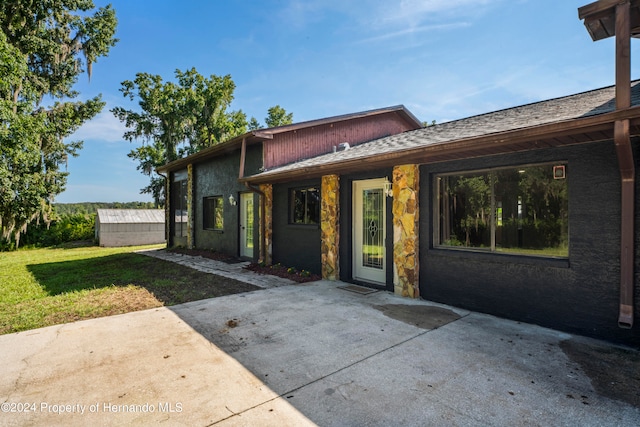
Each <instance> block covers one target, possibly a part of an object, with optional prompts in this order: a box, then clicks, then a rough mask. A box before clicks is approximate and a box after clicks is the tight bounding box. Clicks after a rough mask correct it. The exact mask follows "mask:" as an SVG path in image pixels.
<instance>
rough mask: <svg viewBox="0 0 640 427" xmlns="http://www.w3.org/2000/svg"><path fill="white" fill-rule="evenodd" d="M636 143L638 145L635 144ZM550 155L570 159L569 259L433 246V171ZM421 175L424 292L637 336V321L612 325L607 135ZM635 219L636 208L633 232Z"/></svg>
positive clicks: (611, 170)
mask: <svg viewBox="0 0 640 427" xmlns="http://www.w3.org/2000/svg"><path fill="white" fill-rule="evenodd" d="M634 145H635V149H636V152H637V151H638V143H637V142H636V143H635V144H634ZM548 161H567V162H568V166H567V179H568V193H569V258H568V260H553V259H543V258H534V257H523V256H514V255H505V254H490V253H471V252H464V251H457V250H444V249H434V248H433V245H432V242H433V239H432V236H433V196H434V195H433V193H434V190H433V177H434V174H436V173H442V172H453V171H464V170H474V169H482V168H492V167H501V166H509V165H515V164H528V163H537V162H548ZM420 175H421V177H422V179H423V180H424V182H423V185H422V191H421V193H420V205H421V206H422V208H421V213H420V230H421V231H422V232H421V235H420V295H421V296H422V297H423V298H425V299H428V300H433V301H437V302H442V303H446V304H451V305H454V306H458V307H464V308H468V309H471V310H476V311H481V312H487V313H491V314H494V315H497V316H500V317H506V318H511V319H516V320H521V321H525V322H530V323H536V324H540V325H543V326H549V327H553V328H556V329H561V330H565V331H569V332H575V333H580V334H585V335H592V336H599V337H606V338H607V339H614V340H620V341H626V342H630V341H635V342H636V343H640V328H639V327H637V326H636V327H635V329H632V330H624V329H620V328H618V326H617V318H618V305H619V286H620V285H619V283H620V264H619V262H620V197H621V195H620V172H619V169H618V162H617V158H616V154H615V148H614V144H613V142H603V143H597V144H589V145H582V146H576V147H573V148H572V147H565V148H562V149H555V150H552V149H550V150H540V151H535V152H528V153H523V154H512V155H505V156H494V157H488V158H480V159H473V160H466V161H456V162H448V163H439V164H434V165H430V166H429V165H427V166H422V167H421V170H420ZM636 206H637V199H636ZM639 223H640V215H639V214H638V209H637V208H636V236H637V235H638V228H637V227H638V224H639ZM636 240H638V239H636ZM637 259H638V258H637V254H636V260H637ZM636 264H638V262H636ZM638 277H639V276H638V265H636V289H635V291H636V292H635V300H636V317H635V319H636V325H638V324H640V322H639V316H638V311H639V310H638V304H639V302H640V289H639V286H638V279H637V278H638Z"/></svg>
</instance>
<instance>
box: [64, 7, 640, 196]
mask: <svg viewBox="0 0 640 427" xmlns="http://www.w3.org/2000/svg"><path fill="white" fill-rule="evenodd" d="M94 2H95V3H96V5H97V6H104V5H106V4H107V2H106V1H105V2H103V1H101V0H94ZM587 3H590V1H589V0H562V1H558V0H260V1H258V0H255V1H252V0H246V1H236V0H226V1H223V2H218V1H205V0H186V1H184V2H176V1H167V0H154V1H141V0H140V1H131V0H112V1H111V4H112V5H113V7H114V8H115V10H116V14H117V17H118V21H119V24H118V33H117V37H118V38H119V39H120V42H119V43H118V44H117V45H116V46H115V47H114V48H112V50H111V53H110V54H109V56H108V57H106V58H100V59H99V61H98V62H97V63H96V64H95V65H94V67H93V76H92V79H91V81H90V82H89V81H88V79H87V77H86V76H81V77H80V79H79V81H78V84H77V86H76V89H77V90H79V91H80V92H81V99H86V98H90V97H93V96H95V95H96V94H98V93H101V94H102V96H103V100H104V101H106V102H107V106H106V107H105V109H104V110H103V112H102V113H101V114H100V115H99V116H98V117H96V118H95V119H94V120H92V121H91V122H89V123H87V124H85V125H84V126H83V127H82V128H81V129H80V130H79V131H78V132H77V133H76V134H75V135H74V136H73V137H71V138H70V140H77V139H81V140H84V148H83V150H82V151H81V152H80V156H79V157H78V158H73V159H70V160H69V164H68V171H69V172H70V176H69V180H68V184H67V190H66V191H65V192H64V193H62V194H60V195H59V196H58V197H57V198H56V200H55V201H56V202H60V203H73V202H97V201H102V202H112V201H121V202H125V201H137V200H140V201H151V198H150V197H149V196H148V195H142V194H140V188H142V187H144V186H145V185H147V183H148V178H147V177H146V176H143V175H142V174H141V173H140V172H139V171H137V170H136V163H135V162H133V161H132V160H131V159H129V158H128V157H127V153H128V152H129V151H130V150H131V149H133V148H135V147H136V144H135V143H129V142H126V141H124V140H123V139H122V134H123V133H124V132H125V129H124V127H123V125H122V124H120V123H119V122H118V121H117V119H115V118H114V117H113V115H112V114H111V113H110V112H109V109H111V108H113V107H115V106H123V107H125V108H128V109H135V108H136V106H137V104H136V103H135V102H133V103H132V102H130V101H129V100H127V99H125V98H124V97H123V96H122V94H121V93H120V92H119V89H120V83H121V82H122V81H124V80H133V79H134V78H135V74H136V73H138V72H147V73H151V74H159V75H161V76H162V77H163V78H164V80H173V77H174V71H175V70H176V69H180V70H186V69H189V68H191V67H195V68H196V69H197V71H198V72H199V73H200V74H203V75H205V76H210V75H212V74H215V75H220V76H222V75H226V74H230V75H231V77H232V78H233V80H234V82H235V84H236V91H235V99H234V102H233V104H232V109H233V110H238V109H241V110H242V111H244V112H245V113H246V114H247V116H248V117H251V116H254V117H256V118H257V119H258V120H259V121H260V122H262V123H264V118H265V116H266V115H267V109H268V108H269V107H271V106H273V105H276V104H278V105H280V106H282V107H283V108H285V109H286V110H287V111H288V112H292V113H293V116H294V121H295V122H299V121H305V120H313V119H319V118H323V117H329V116H334V115H340V114H347V113H353V112H358V111H364V110H369V109H374V108H382V107H388V106H392V105H398V104H403V105H405V106H406V107H407V108H408V109H409V110H410V111H411V112H413V113H414V114H415V115H416V116H417V117H418V118H419V119H420V120H423V121H429V122H431V121H432V120H436V121H437V122H438V123H441V122H445V121H448V120H454V119H459V118H463V117H468V116H472V115H475V114H481V113H485V112H489V111H494V110H498V109H502V108H508V107H513V106H517V105H522V104H527V103H531V102H536V101H540V100H544V99H549V98H554V97H558V96H564V95H569V94H573V93H578V92H582V91H586V90H591V89H596V88H599V87H603V86H608V85H612V84H613V83H614V76H615V66H614V59H615V56H614V55H615V48H614V43H613V39H608V40H603V41H599V42H592V41H591V38H590V37H589V35H588V33H587V31H586V29H585V28H584V25H583V23H582V22H581V21H579V20H578V11H577V10H578V8H579V7H580V6H584V5H585V4H587ZM638 53H639V52H638V45H637V41H632V78H638V73H637V72H636V69H637V66H636V64H637V61H636V60H635V58H636V57H637V56H638ZM140 143H142V142H140Z"/></svg>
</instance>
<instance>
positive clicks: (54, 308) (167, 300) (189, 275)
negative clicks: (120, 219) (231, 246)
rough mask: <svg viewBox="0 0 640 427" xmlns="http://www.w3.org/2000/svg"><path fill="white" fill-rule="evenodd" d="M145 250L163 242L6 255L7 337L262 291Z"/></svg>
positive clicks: (1, 266) (2, 289)
mask: <svg viewBox="0 0 640 427" xmlns="http://www.w3.org/2000/svg"><path fill="white" fill-rule="evenodd" d="M145 248H162V246H157V245H156V246H147V247H126V248H101V247H97V246H86V247H76V248H46V249H30V250H19V251H15V252H0V334H6V333H11V332H18V331H23V330H27V329H34V328H39V327H43V326H49V325H54V324H58V323H65V322H69V321H75V320H81V319H90V318H95V317H101V316H108V315H113V314H121V313H127V312H130V311H135V310H143V309H147V308H153V307H159V306H162V305H174V304H180V303H183V302H188V301H194V300H198V299H203V298H211V297H216V296H221V295H228V294H232V293H238V292H247V291H252V290H255V289H258V288H256V287H255V286H252V285H249V284H245V283H241V282H238V281H236V280H233V279H227V278H224V277H220V276H215V275H212V274H206V273H202V272H198V271H195V270H193V269H190V268H188V267H184V266H180V265H177V264H174V263H171V262H167V261H162V260H159V259H156V258H151V257H148V256H145V255H141V254H137V253H134V251H136V250H140V249H145Z"/></svg>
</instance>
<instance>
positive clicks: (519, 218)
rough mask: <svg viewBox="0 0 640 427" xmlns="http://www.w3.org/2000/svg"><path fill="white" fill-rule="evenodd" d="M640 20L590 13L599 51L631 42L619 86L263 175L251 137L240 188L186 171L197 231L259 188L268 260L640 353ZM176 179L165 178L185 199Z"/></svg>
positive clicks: (216, 176)
mask: <svg viewBox="0 0 640 427" xmlns="http://www.w3.org/2000/svg"><path fill="white" fill-rule="evenodd" d="M638 12H640V1H638V0H627V1H622V2H620V1H618V0H601V1H598V2H595V3H593V4H590V5H587V6H585V7H584V8H581V9H580V11H579V14H580V18H581V19H584V21H585V25H586V26H587V28H588V30H589V33H590V34H591V35H592V37H593V39H594V40H598V39H600V38H604V37H609V36H612V35H616V37H617V41H618V42H617V43H616V48H617V54H616V58H617V65H616V69H617V71H616V85H615V86H611V87H605V88H601V89H597V90H592V91H588V92H583V93H579V94H575V95H570V96H565V97H561V98H556V99H551V100H547V101H542V102H537V103H533V104H528V105H523V106H518V107H514V108H508V109H505V110H500V111H495V112H491V113H487V114H482V115H478V116H474V117H469V118H465V119H461V120H456V121H452V122H446V123H442V124H437V125H434V126H428V127H426V128H419V129H415V130H407V131H405V132H401V133H400V132H398V133H393V134H389V135H388V136H382V137H379V138H377V139H373V138H372V140H369V141H368V142H365V141H363V142H361V143H359V144H350V145H348V146H344V149H342V150H341V151H339V152H333V151H332V150H331V151H330V150H325V153H324V154H323V153H316V154H315V155H313V156H301V157H299V158H295V159H294V158H282V159H281V160H282V161H279V162H275V163H267V162H263V163H262V165H261V167H257V166H258V165H260V162H259V156H258V157H257V161H254V163H252V164H251V165H252V167H250V168H249V167H247V165H249V162H248V161H247V160H246V159H247V158H248V157H246V156H248V152H249V151H248V148H247V147H245V145H247V144H246V142H243V143H242V149H241V154H239V156H237V157H236V158H235V159H234V161H237V160H238V157H240V162H239V163H240V164H241V165H242V166H241V168H240V171H239V174H238V175H237V177H234V176H232V173H228V171H225V170H223V169H222V168H217V169H216V170H218V171H219V172H218V173H215V172H210V173H209V174H208V175H207V176H205V177H201V176H197V177H196V176H194V177H193V178H189V173H190V172H189V169H187V170H186V171H184V172H182V173H183V174H184V175H185V176H186V178H185V179H189V181H188V182H192V183H194V184H193V186H194V187H193V188H196V190H189V188H191V187H189V186H187V189H186V190H185V191H186V193H187V197H186V198H185V200H189V199H191V200H192V202H191V203H192V204H195V206H196V207H197V208H196V209H193V208H192V209H191V212H195V221H194V222H193V223H194V224H195V229H196V230H199V229H201V228H205V229H206V223H203V222H202V221H201V220H200V219H198V215H200V214H201V213H204V214H205V215H206V213H207V212H210V211H211V209H210V210H209V211H207V210H206V208H204V207H203V206H202V205H198V203H199V201H200V200H202V199H203V198H205V197H206V194H207V193H206V192H205V194H203V193H202V191H200V190H198V189H199V188H204V186H215V185H219V184H216V183H222V184H223V185H227V186H228V188H230V189H232V191H237V188H238V187H237V185H245V186H246V188H249V189H259V191H257V193H258V194H259V195H260V201H261V212H262V214H261V215H260V216H257V217H255V218H254V219H255V223H259V225H260V233H259V240H260V244H259V245H256V246H257V247H258V248H259V252H258V253H257V254H256V252H254V256H259V257H260V258H261V259H263V260H265V261H267V262H273V263H277V262H279V263H282V264H285V265H288V266H293V267H296V268H298V269H302V268H304V269H308V270H312V271H314V270H317V269H318V268H319V269H320V270H321V273H322V276H323V277H324V278H325V279H329V280H342V281H346V282H352V283H357V284H362V285H365V286H369V287H373V288H378V289H384V290H389V291H393V292H396V293H397V294H399V295H403V296H407V297H412V298H417V297H420V298H425V299H428V300H431V301H436V302H441V303H445V304H450V305H453V306H457V307H462V308H466V309H470V310H474V311H480V312H486V313H490V314H494V315H497V316H500V317H505V318H510V319H514V320H519V321H524V322H529V323H535V324H539V325H543V326H548V327H552V328H555V329H560V330H564V331H568V332H571V333H578V334H583V335H590V336H595V337H599V338H604V339H609V340H613V341H618V342H623V343H627V344H632V345H640V330H639V328H638V327H637V326H635V327H634V323H635V324H636V325H637V320H638V317H639V315H638V310H637V307H638V302H639V300H640V274H639V272H640V268H639V267H640V260H639V258H638V257H637V256H636V248H637V246H638V242H640V232H639V231H638V227H637V224H638V223H640V210H638V209H636V204H637V202H636V201H637V200H638V197H637V196H638V192H639V189H638V184H637V181H636V164H637V160H636V159H637V158H638V151H639V150H640V81H634V82H631V81H630V62H629V39H630V37H631V36H635V35H637V34H638V33H640V13H638ZM611 22H617V23H618V24H617V25H616V26H614V27H612V26H611ZM268 144H269V142H268V141H266V140H265V142H264V145H263V147H267V146H268ZM264 149H266V148H264ZM194 156H198V154H196V155H194ZM194 159H196V160H197V158H196V157H194ZM207 161H210V160H207ZM178 162H180V161H178ZM187 164H189V160H184V159H183V160H182V163H180V164H176V165H175V166H182V167H184V166H186V165H187ZM176 169H177V168H174V167H173V166H168V167H165V168H164V169H163V170H164V171H165V172H169V173H170V176H169V182H171V188H173V186H174V183H175V176H176V174H177V173H179V172H178V171H177V170H176ZM234 171H235V170H234ZM202 181H204V182H202ZM240 188H241V187H240ZM190 191H191V192H190ZM221 194H222V193H221ZM224 194H225V196H226V193H224ZM234 194H237V193H235V192H234V193H231V196H233V195H234ZM172 200H173V199H172ZM205 200H206V199H205ZM218 203H222V204H223V205H224V206H226V204H225V198H224V197H222V201H221V202H218ZM185 204H188V202H185ZM216 206H218V205H216ZM214 211H215V210H214ZM223 213H224V212H223ZM212 218H217V217H216V216H215V215H214V216H213V217H212ZM224 220H225V221H226V217H225V218H224ZM172 221H173V220H172ZM214 221H215V219H214ZM225 232H226V231H225ZM174 243H175V241H174ZM199 244H200V243H199V242H198V239H197V238H196V240H195V243H194V245H196V246H198V245H199ZM256 250H258V249H256Z"/></svg>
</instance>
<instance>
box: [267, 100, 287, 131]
mask: <svg viewBox="0 0 640 427" xmlns="http://www.w3.org/2000/svg"><path fill="white" fill-rule="evenodd" d="M267 114H268V115H267V118H266V119H264V121H265V123H266V124H267V127H270V128H274V127H276V126H284V125H290V124H291V123H293V113H287V111H286V110H285V109H284V108H282V107H281V106H279V105H275V106H273V107H271V108H269V109H268V110H267Z"/></svg>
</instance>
